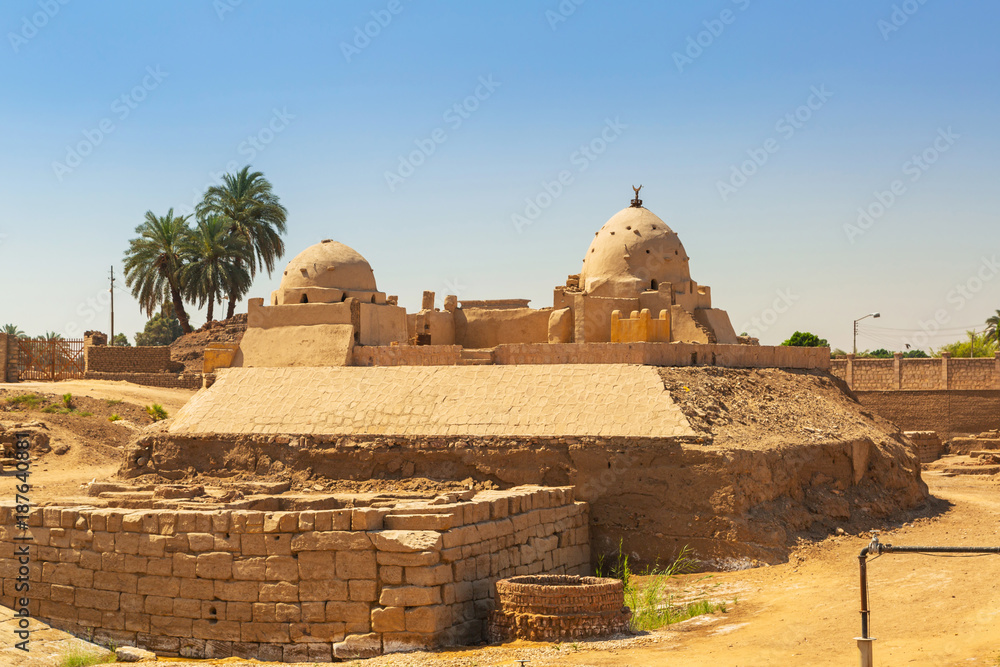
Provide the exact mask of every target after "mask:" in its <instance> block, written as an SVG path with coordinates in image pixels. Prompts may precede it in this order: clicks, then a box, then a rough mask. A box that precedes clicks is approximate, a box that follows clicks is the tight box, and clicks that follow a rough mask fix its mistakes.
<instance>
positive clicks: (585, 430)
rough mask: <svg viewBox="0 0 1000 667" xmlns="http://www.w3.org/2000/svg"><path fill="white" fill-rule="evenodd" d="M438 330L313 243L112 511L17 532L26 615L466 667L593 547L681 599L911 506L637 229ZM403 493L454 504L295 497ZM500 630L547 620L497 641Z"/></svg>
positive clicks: (825, 396) (812, 375)
mask: <svg viewBox="0 0 1000 667" xmlns="http://www.w3.org/2000/svg"><path fill="white" fill-rule="evenodd" d="M444 306H445V308H444V310H443V311H441V310H438V309H437V308H435V307H434V296H433V294H430V293H426V294H425V299H424V303H423V308H421V310H420V311H419V312H417V313H407V312H406V311H405V309H403V308H401V307H400V306H398V300H397V299H396V298H395V297H393V296H389V295H386V294H385V293H384V292H381V291H379V290H378V288H377V286H376V283H375V278H374V273H373V271H372V270H371V267H370V266H369V265H368V263H367V262H366V261H365V260H364V258H363V257H362V256H361V255H360V254H358V253H357V252H355V251H354V250H352V249H350V248H348V247H347V246H344V245H342V244H339V243H336V242H334V241H325V242H323V243H320V244H318V245H316V246H313V247H311V248H309V249H307V250H306V251H304V252H303V253H301V254H300V255H298V256H297V257H296V258H294V259H293V260H292V261H291V262H290V263H289V264H288V267H287V269H286V271H285V273H284V275H283V277H282V281H281V285H280V286H279V288H278V290H276V291H275V292H274V293H273V294H272V296H271V299H270V304H269V305H267V306H265V305H264V300H263V299H252V300H251V301H250V305H249V310H248V320H247V330H246V333H245V335H244V337H243V339H242V341H241V342H240V343H239V344H238V345H237V344H218V345H213V346H211V347H210V348H208V349H206V351H205V368H204V370H205V372H206V374H207V373H211V372H214V373H215V377H216V380H215V383H214V384H212V385H211V386H209V387H207V388H205V389H203V390H202V391H201V392H199V393H198V394H197V395H196V396H195V397H194V398H192V399H191V400H190V401H189V402H188V403H187V405H186V406H185V407H184V408H183V409H181V410H180V411H179V412H178V413H177V414H176V415H174V416H173V417H171V418H170V419H168V420H165V421H163V422H159V423H158V424H156V425H154V426H152V427H149V428H147V429H146V430H144V431H143V432H141V433H140V434H139V435H138V436H137V437H136V438H135V439H134V440H133V441H132V442H131V443H130V445H129V446H128V448H127V451H126V452H125V454H124V457H123V462H122V466H121V469H120V471H119V477H120V478H121V479H122V480H124V481H126V482H127V483H128V484H130V485H132V486H131V490H129V489H126V490H121V489H118V490H114V489H110V488H105V489H104V490H101V487H99V486H98V487H95V488H94V489H93V491H94V493H95V494H96V495H95V496H93V497H91V498H87V499H83V500H80V501H79V502H76V503H73V504H72V505H67V504H64V505H62V506H50V507H45V508H42V509H37V510H35V511H34V512H32V514H31V516H30V520H29V524H30V532H31V534H32V536H33V539H34V541H35V544H36V545H37V546H36V554H37V559H36V563H38V564H39V565H38V567H37V568H36V569H35V570H34V572H33V574H32V576H33V577H34V579H33V580H32V581H33V582H34V584H33V589H32V599H31V602H30V605H31V611H32V613H34V614H36V615H37V616H38V617H40V618H43V619H45V620H47V621H50V622H52V623H53V624H54V625H57V626H58V627H63V628H66V629H69V630H71V631H73V632H76V633H90V632H93V636H94V638H95V639H97V640H100V641H108V642H115V643H117V644H120V645H121V644H134V645H137V646H140V647H145V648H150V649H153V650H156V651H157V652H159V653H161V654H165V655H182V656H189V657H226V656H230V655H235V656H242V657H253V658H258V659H266V660H277V659H282V660H286V661H306V660H312V661H317V660H329V659H331V658H336V659H344V658H351V657H362V656H369V655H375V654H378V653H388V652H394V651H405V650H413V649H418V648H427V647H438V646H445V645H452V644H463V643H474V642H477V641H481V640H482V639H483V638H484V636H485V632H486V628H487V624H488V622H489V619H490V613H491V612H493V611H494V610H495V609H497V606H496V605H497V601H496V595H495V593H496V591H495V590H494V587H495V585H496V584H497V582H498V581H499V580H502V579H505V578H510V577H521V576H529V575H530V576H536V575H545V576H551V575H580V576H584V575H587V574H590V566H591V554H592V553H607V552H609V551H612V550H613V549H614V548H615V547H616V546H617V545H619V544H621V545H623V548H624V549H625V550H626V551H627V552H628V553H629V554H630V556H631V557H632V559H633V560H634V561H635V562H637V563H644V564H650V565H652V564H655V563H656V562H657V561H659V562H669V561H670V560H672V559H673V557H674V556H676V554H677V553H679V552H680V551H681V549H682V548H683V547H685V546H687V547H690V548H691V549H692V550H693V552H694V554H695V555H696V556H697V557H698V558H699V559H700V560H701V562H702V564H703V566H704V567H705V568H707V569H713V568H714V569H718V568H732V567H747V566H751V565H753V564H760V563H771V562H779V561H781V560H783V559H784V558H785V557H786V554H787V553H788V548H789V545H790V544H792V543H793V542H794V540H795V539H796V538H797V537H800V536H802V535H808V534H813V535H817V534H819V533H821V532H823V531H830V530H832V529H833V527H834V526H835V525H839V524H841V523H845V522H849V521H862V522H869V521H870V520H871V519H874V518H878V517H885V516H890V515H892V514H893V513H895V512H899V511H900V510H903V509H907V508H911V507H914V506H916V505H919V504H921V503H922V502H923V501H924V499H925V498H926V487H924V486H923V484H922V482H921V481H920V473H919V461H918V458H917V454H916V452H915V451H914V450H913V446H912V443H910V442H908V441H907V440H906V439H905V438H904V437H903V436H902V434H900V433H899V432H898V430H896V429H894V428H893V427H892V426H891V425H889V424H887V423H885V422H880V421H878V420H877V419H874V418H872V417H871V416H870V415H868V414H866V413H863V412H862V410H861V409H860V408H859V406H858V404H857V402H856V401H855V400H854V399H853V397H852V396H850V395H849V393H847V392H846V390H845V388H844V387H843V385H842V383H839V381H838V380H836V379H835V378H833V377H831V376H830V375H829V373H828V369H829V367H830V360H829V354H828V352H827V351H826V350H824V349H803V348H783V347H766V346H759V345H756V344H755V343H756V341H753V340H748V339H741V338H739V337H737V336H736V335H735V334H734V333H733V330H732V326H731V324H730V322H729V318H728V316H727V315H726V314H725V312H724V311H721V310H718V309H716V308H714V307H713V306H712V303H711V294H710V290H709V289H708V288H707V287H704V286H701V285H698V284H697V283H695V282H693V281H692V280H691V279H690V275H689V270H688V257H687V254H686V252H685V251H684V248H683V246H682V245H681V243H680V241H679V239H678V238H677V235H676V233H674V232H673V231H672V230H670V229H669V228H668V227H667V226H666V224H665V223H663V222H662V220H660V219H659V218H657V217H656V216H655V215H653V214H652V213H650V212H649V211H647V210H646V209H643V208H641V206H633V207H630V208H628V209H625V210H624V211H621V212H619V213H618V214H616V215H615V216H613V217H612V219H611V220H609V221H608V223H607V224H605V225H604V226H603V227H602V228H601V229H600V230H599V231H598V232H597V234H596V236H595V238H594V240H593V241H592V243H591V245H590V248H589V249H588V251H587V254H586V259H585V260H584V265H583V268H582V270H581V272H580V273H579V274H578V275H573V276H570V278H569V280H568V281H567V283H566V285H564V286H560V287H558V288H556V290H555V294H554V304H553V307H552V308H548V309H539V310H533V309H530V308H528V307H527V303H526V302H524V301H523V300H517V299H506V300H500V301H492V302H482V301H478V302H477V301H463V302H461V304H460V303H459V302H458V301H457V299H455V298H454V297H451V296H449V297H447V298H446V299H445V302H444ZM692 387H694V390H692ZM753 392H757V393H756V394H755V393H753ZM760 395H763V396H765V398H759V396H760ZM775 397H777V399H778V400H777V402H775ZM755 401H761V402H760V403H756V402H755ZM775 405H779V406H780V407H782V408H783V410H784V411H783V412H780V413H776V412H775V410H774V407H775ZM772 414H778V416H777V417H774V420H775V421H771V422H769V421H767V420H768V419H770V417H769V416H768V415H772ZM754 424H758V425H759V424H766V428H764V427H761V428H759V429H758V430H753V428H754V427H753V425H754ZM747 434H749V435H747ZM414 479H424V480H437V481H451V482H452V483H454V482H458V481H460V480H462V481H465V482H468V484H469V485H470V486H474V487H476V488H478V489H480V490H479V491H478V492H477V491H474V490H470V491H465V492H462V493H458V494H457V495H456V494H455V493H454V492H442V493H439V494H429V495H428V494H425V495H424V496H423V497H412V496H407V495H406V494H400V493H389V494H381V495H379V494H375V495H371V494H367V495H366V494H365V493H354V494H348V495H346V496H345V495H340V496H336V495H334V496H328V495H324V494H323V493H316V492H315V491H313V489H315V488H317V487H318V488H323V485H324V484H330V483H342V484H362V483H373V482H378V483H382V484H392V483H400V484H402V483H403V482H406V481H412V480H414ZM234 484H236V485H238V484H244V485H246V484H254V485H257V487H258V488H257V492H256V493H250V492H249V491H247V492H240V493H237V492H235V491H232V489H231V487H232V486H233V485H234ZM184 486H187V487H189V488H201V489H202V490H203V491H204V493H201V492H199V493H188V492H185V491H184V490H183V487H184ZM220 488H230V491H225V492H220V491H217V490H216V491H213V490H212V489H220ZM11 512H12V508H11V507H10V506H9V505H8V506H2V507H0V514H2V515H3V516H2V517H0V518H4V519H7V520H5V521H4V522H3V526H4V527H3V528H2V532H0V549H2V551H0V558H2V559H3V564H2V565H3V567H4V568H5V576H6V575H10V574H11V573H12V572H13V571H15V570H16V569H17V563H16V562H15V561H14V560H13V559H12V556H13V549H14V542H13V540H14V538H15V531H14V530H13V529H12V528H11V523H10V521H9V518H10V514H11ZM810 531H812V532H811V533H810ZM12 581H13V580H12V579H11V578H10V577H9V576H6V578H5V586H4V589H3V598H2V602H3V603H4V604H7V605H12V604H13V602H14V601H15V599H14V596H15V592H16V591H15V590H14V589H13V587H12V586H11V584H12ZM512 585H515V586H516V585H517V582H515V583H514V584H512ZM528 585H530V584H528ZM590 585H591V584H589V583H587V584H586V585H584V586H580V587H576V588H575V591H576V593H578V594H579V595H578V596H577V597H579V599H578V600H577V601H578V602H580V604H581V605H583V606H581V607H580V608H579V609H578V610H577V611H576V612H574V613H579V614H582V615H583V616H580V617H579V618H578V619H577V621H573V620H565V619H564V620H561V619H563V617H561V616H559V615H558V614H547V613H541V614H538V613H536V612H537V610H538V609H541V607H538V606H537V605H539V604H547V603H544V601H543V600H542V599H541V598H538V599H535V600H531V599H529V598H521V597H518V596H517V595H514V597H512V598H510V599H511V602H503V601H501V606H500V608H499V610H498V611H499V613H498V615H494V616H493V617H492V618H493V621H492V626H491V627H493V628H494V632H495V633H497V635H498V636H499V634H501V633H506V632H508V630H509V631H513V632H515V634H516V632H518V631H523V632H527V633H528V634H529V635H530V634H531V632H532V630H531V629H530V628H531V627H535V626H536V625H537V626H538V629H537V630H536V631H535V634H536V636H539V637H542V636H544V637H549V636H553V637H554V636H556V635H560V634H561V633H570V634H572V633H574V632H590V631H598V630H600V631H603V629H609V630H610V629H620V628H622V627H624V622H625V619H624V617H623V615H622V614H623V613H624V612H623V610H622V608H621V607H620V606H618V605H619V600H618V598H617V597H616V596H617V593H615V594H614V595H611V596H610V597H605V594H604V593H603V592H601V593H600V595H597V594H596V593H595V594H592V593H591V592H590V591H591V589H590V588H589V586H590ZM593 585H597V584H593ZM506 587H507V584H504V585H502V586H501V588H503V589H504V590H515V589H508V588H506ZM595 590H596V589H595ZM601 590H602V591H603V589H601ZM612 597H613V598H614V600H613V601H612V600H611V598H612ZM565 599H566V600H567V601H568V600H571V599H576V598H574V597H573V596H569V597H567V598H565ZM504 605H508V606H506V607H505V606H504ZM509 605H513V606H509ZM518 605H522V606H521V607H518ZM595 605H596V606H595ZM608 605H610V606H608ZM611 607H615V609H616V610H617V611H615V610H612V609H611ZM525 609H535V610H536V611H534V612H525V611H524V610H525ZM524 613H533V614H535V615H540V616H551V617H552V618H551V619H548V620H546V621H545V622H544V623H541V624H540V625H539V624H536V623H533V622H529V623H528V624H527V626H525V627H526V628H527V629H525V627H522V629H521V630H517V628H518V627H520V626H524V623H521V622H520V621H518V620H517V619H518V618H522V617H523V614H524ZM519 614H520V616H519ZM588 614H589V616H588ZM593 614H597V615H598V616H600V619H601V620H600V621H599V622H598V621H595V619H594V617H593ZM585 618H586V619H589V620H581V619H585ZM536 620H539V619H536ZM519 623H520V626H519ZM539 633H540V634H539Z"/></svg>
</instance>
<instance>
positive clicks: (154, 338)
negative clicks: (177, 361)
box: [135, 304, 184, 346]
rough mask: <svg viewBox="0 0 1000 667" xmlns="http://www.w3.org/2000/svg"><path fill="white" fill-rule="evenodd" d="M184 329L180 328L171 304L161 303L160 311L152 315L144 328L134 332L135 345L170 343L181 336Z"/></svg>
mask: <svg viewBox="0 0 1000 667" xmlns="http://www.w3.org/2000/svg"><path fill="white" fill-rule="evenodd" d="M183 333H184V331H183V330H182V329H181V323H180V320H178V319H177V316H176V315H174V309H173V306H171V305H170V304H163V307H162V308H161V309H160V312H158V313H156V314H155V315H153V316H152V317H151V318H150V319H149V321H148V322H146V326H145V328H144V329H143V330H142V331H140V332H138V333H136V335H135V344H136V345H140V346H141V345H170V344H171V343H173V342H174V341H175V340H177V339H178V338H180V337H181V335H182V334H183Z"/></svg>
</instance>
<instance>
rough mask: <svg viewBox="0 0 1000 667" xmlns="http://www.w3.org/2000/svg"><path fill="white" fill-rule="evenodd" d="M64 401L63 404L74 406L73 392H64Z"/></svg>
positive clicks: (68, 406) (69, 406)
mask: <svg viewBox="0 0 1000 667" xmlns="http://www.w3.org/2000/svg"><path fill="white" fill-rule="evenodd" d="M62 402H63V405H65V406H66V407H67V408H72V407H73V394H63V395H62Z"/></svg>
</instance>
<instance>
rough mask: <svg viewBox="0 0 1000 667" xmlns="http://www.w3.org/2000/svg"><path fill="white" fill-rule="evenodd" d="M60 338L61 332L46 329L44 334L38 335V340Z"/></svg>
mask: <svg viewBox="0 0 1000 667" xmlns="http://www.w3.org/2000/svg"><path fill="white" fill-rule="evenodd" d="M62 339H63V337H62V334H60V333H56V332H55V331H46V332H45V333H44V334H42V335H41V336H39V337H38V340H47V341H49V342H51V341H54V340H62Z"/></svg>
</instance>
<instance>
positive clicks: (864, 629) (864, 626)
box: [858, 547, 871, 639]
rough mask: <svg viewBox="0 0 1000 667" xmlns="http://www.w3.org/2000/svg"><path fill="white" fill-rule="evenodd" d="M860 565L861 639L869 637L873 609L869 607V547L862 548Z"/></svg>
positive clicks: (859, 558)
mask: <svg viewBox="0 0 1000 667" xmlns="http://www.w3.org/2000/svg"><path fill="white" fill-rule="evenodd" d="M858 565H859V566H860V568H861V639H869V637H868V617H869V615H870V614H871V610H869V609H868V547H865V548H864V549H862V550H861V554H860V555H859V556H858Z"/></svg>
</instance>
